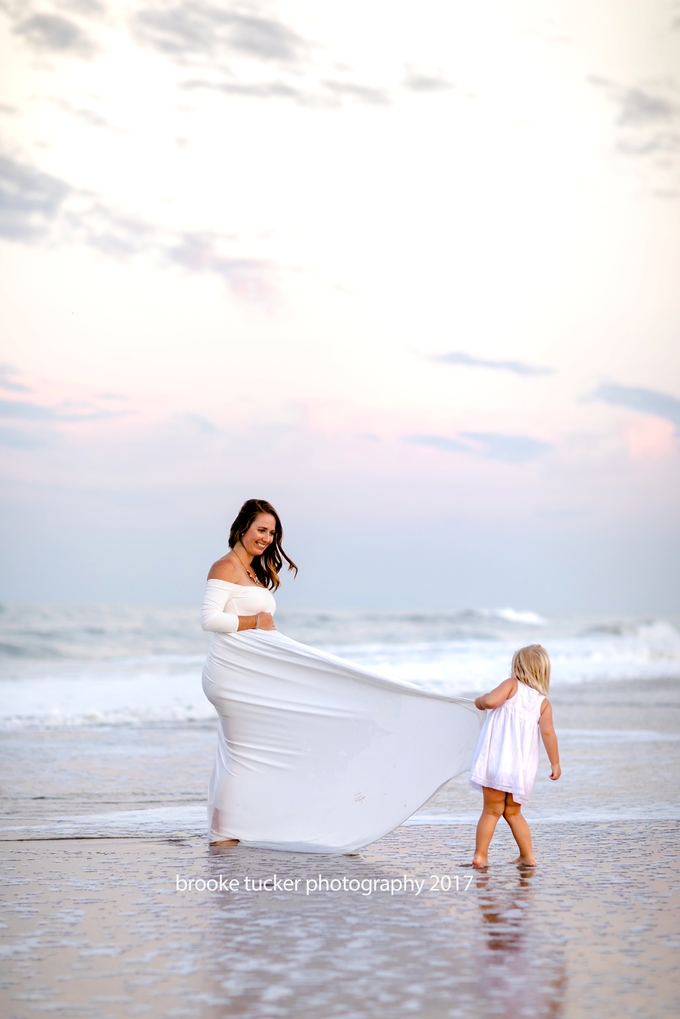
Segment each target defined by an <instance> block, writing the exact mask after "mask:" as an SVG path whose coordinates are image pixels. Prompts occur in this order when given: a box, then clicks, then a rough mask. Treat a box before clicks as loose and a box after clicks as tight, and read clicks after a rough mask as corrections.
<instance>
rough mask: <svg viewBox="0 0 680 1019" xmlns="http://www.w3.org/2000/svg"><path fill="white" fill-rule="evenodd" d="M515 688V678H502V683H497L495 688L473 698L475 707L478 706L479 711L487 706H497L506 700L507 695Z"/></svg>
mask: <svg viewBox="0 0 680 1019" xmlns="http://www.w3.org/2000/svg"><path fill="white" fill-rule="evenodd" d="M516 690H517V680H516V679H504V680H503V682H502V683H499V684H498V686H497V687H496V689H495V690H491V691H490V693H485V694H483V695H482V696H481V697H477V698H476V700H475V707H476V708H479V710H480V711H485V710H486V709H487V708H497V707H499V705H501V704H502V703H503V701H507V699H508V697H512V695H513V694H514V693H515V692H516Z"/></svg>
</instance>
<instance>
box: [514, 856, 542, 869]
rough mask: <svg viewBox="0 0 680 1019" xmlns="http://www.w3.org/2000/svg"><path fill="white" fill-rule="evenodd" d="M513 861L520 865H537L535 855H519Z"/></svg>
mask: <svg viewBox="0 0 680 1019" xmlns="http://www.w3.org/2000/svg"><path fill="white" fill-rule="evenodd" d="M512 862H513V863H516V864H518V865H519V866H520V867H535V866H536V858H535V857H534V856H518V857H517V859H516V860H513V861H512Z"/></svg>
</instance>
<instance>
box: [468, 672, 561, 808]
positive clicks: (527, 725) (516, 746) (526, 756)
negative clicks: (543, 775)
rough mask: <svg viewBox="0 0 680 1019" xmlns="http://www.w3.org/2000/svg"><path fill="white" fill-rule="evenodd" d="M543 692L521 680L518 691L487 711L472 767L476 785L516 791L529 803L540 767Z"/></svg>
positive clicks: (516, 795)
mask: <svg viewBox="0 0 680 1019" xmlns="http://www.w3.org/2000/svg"><path fill="white" fill-rule="evenodd" d="M544 700H545V697H544V696H543V694H542V693H539V692H538V690H534V689H532V687H530V686H527V685H526V683H520V682H518V683H517V693H516V694H514V695H513V696H512V697H510V699H509V700H507V701H504V702H503V703H502V704H501V705H500V706H499V707H497V708H492V709H491V710H489V711H487V714H486V719H485V720H484V726H483V727H482V731H481V733H480V734H479V742H478V743H477V749H476V750H475V756H474V759H473V761H472V768H471V770H470V785H471V786H473V788H475V789H480V790H481V789H482V788H483V787H484V786H486V787H487V788H488V789H499V790H501V791H502V792H506V793H512V797H513V799H514V800H515V802H516V803H528V801H529V798H530V796H531V793H532V791H533V788H534V782H535V781H536V772H537V771H538V750H539V745H538V744H539V731H538V721H539V718H540V715H541V704H542V703H543V701H544Z"/></svg>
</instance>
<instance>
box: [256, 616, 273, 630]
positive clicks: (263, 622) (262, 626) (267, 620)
mask: <svg viewBox="0 0 680 1019" xmlns="http://www.w3.org/2000/svg"><path fill="white" fill-rule="evenodd" d="M257 627H258V629H259V630H275V629H276V627H275V626H274V617H273V616H272V614H271V612H258V614H257Z"/></svg>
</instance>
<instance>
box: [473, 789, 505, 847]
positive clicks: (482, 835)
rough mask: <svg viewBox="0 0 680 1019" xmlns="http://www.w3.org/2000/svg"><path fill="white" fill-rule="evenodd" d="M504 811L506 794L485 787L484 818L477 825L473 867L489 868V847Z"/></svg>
mask: <svg viewBox="0 0 680 1019" xmlns="http://www.w3.org/2000/svg"><path fill="white" fill-rule="evenodd" d="M504 809H505V793H503V792H501V791H500V790H499V789H487V787H486V786H484V806H483V808H482V816H481V817H480V819H479V822H478V824H477V838H476V841H475V855H474V856H473V858H472V866H473V867H488V865H489V845H490V844H491V839H492V838H493V833H494V832H495V830H496V825H497V824H498V818H499V817H502V816H503V811H504Z"/></svg>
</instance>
